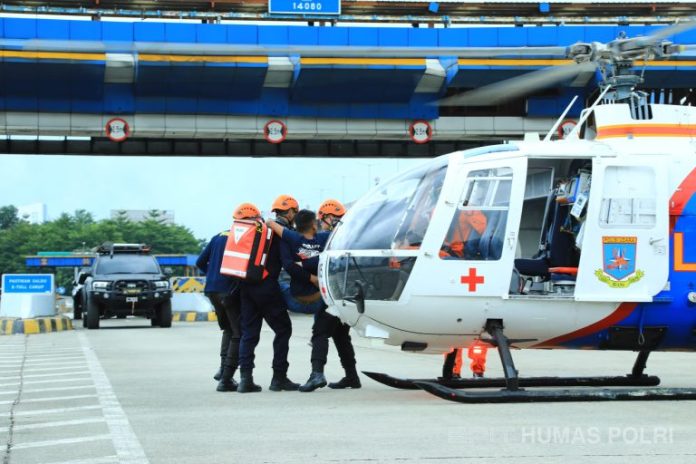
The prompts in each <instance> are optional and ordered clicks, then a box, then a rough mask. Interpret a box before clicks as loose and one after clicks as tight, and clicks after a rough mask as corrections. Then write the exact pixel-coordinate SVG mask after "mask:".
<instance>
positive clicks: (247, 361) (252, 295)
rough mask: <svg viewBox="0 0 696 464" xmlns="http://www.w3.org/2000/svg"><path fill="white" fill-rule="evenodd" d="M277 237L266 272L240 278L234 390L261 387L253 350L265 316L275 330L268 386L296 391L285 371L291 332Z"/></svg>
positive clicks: (246, 214)
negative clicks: (280, 280) (261, 276)
mask: <svg viewBox="0 0 696 464" xmlns="http://www.w3.org/2000/svg"><path fill="white" fill-rule="evenodd" d="M260 217H261V213H260V212H259V211H258V209H256V210H255V211H253V212H250V211H247V212H242V213H240V217H237V216H235V219H258V218H260ZM280 270H281V263H280V240H273V241H272V242H271V247H270V249H269V251H268V255H267V257H266V271H267V272H268V275H267V277H266V278H265V279H263V280H262V281H261V282H258V283H252V282H247V281H241V283H240V289H241V325H242V339H241V343H240V346H239V369H240V373H241V380H240V382H239V387H238V388H237V392H239V393H255V392H260V391H261V387H260V386H259V385H256V384H255V383H254V378H253V370H254V351H255V349H256V345H258V343H259V338H260V336H261V326H262V324H263V321H264V320H265V321H266V323H267V324H268V326H269V327H270V328H271V330H273V332H274V333H275V337H274V339H273V379H272V380H271V385H270V386H269V390H271V391H293V390H294V391H296V390H297V389H298V387H299V384H297V383H294V382H292V381H290V379H288V377H287V372H288V367H289V364H288V347H289V342H290V336H291V335H292V323H291V322H290V316H288V312H287V311H286V309H285V302H284V301H283V295H282V294H281V292H280V286H279V285H278V276H279V275H280Z"/></svg>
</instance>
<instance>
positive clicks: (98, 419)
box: [0, 417, 106, 433]
mask: <svg viewBox="0 0 696 464" xmlns="http://www.w3.org/2000/svg"><path fill="white" fill-rule="evenodd" d="M105 420H106V419H104V418H103V417H90V418H87V419H74V420H64V421H53V422H39V423H37V424H26V425H15V426H14V430H15V431H16V430H32V429H45V428H49V427H63V426H68V425H83V424H98V423H100V422H104V421H105ZM8 430H9V427H0V433H1V432H7V431H8Z"/></svg>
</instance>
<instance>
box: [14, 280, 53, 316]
mask: <svg viewBox="0 0 696 464" xmlns="http://www.w3.org/2000/svg"><path fill="white" fill-rule="evenodd" d="M55 297H56V294H55V277H54V275H53V274H3V276H2V297H1V298H0V317H19V318H23V319H26V318H32V317H39V316H53V315H55V314H56V300H55Z"/></svg>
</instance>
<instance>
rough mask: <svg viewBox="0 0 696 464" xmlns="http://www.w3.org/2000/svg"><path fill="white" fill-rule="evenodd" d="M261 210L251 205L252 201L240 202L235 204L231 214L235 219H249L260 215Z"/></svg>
mask: <svg viewBox="0 0 696 464" xmlns="http://www.w3.org/2000/svg"><path fill="white" fill-rule="evenodd" d="M260 216H261V211H259V209H258V208H257V207H256V206H255V205H253V204H252V203H242V204H241V205H239V206H237V208H236V209H235V210H234V214H233V215H232V217H233V218H235V219H250V218H255V217H260Z"/></svg>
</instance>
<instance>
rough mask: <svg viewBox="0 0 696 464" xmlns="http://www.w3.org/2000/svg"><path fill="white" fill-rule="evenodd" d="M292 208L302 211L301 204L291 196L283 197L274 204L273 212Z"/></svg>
mask: <svg viewBox="0 0 696 464" xmlns="http://www.w3.org/2000/svg"><path fill="white" fill-rule="evenodd" d="M290 208H295V209H300V204H299V203H298V202H297V200H295V198H293V197H291V196H290V195H281V196H279V197H278V198H276V199H275V201H274V202H273V206H271V211H287V210H289V209H290Z"/></svg>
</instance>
